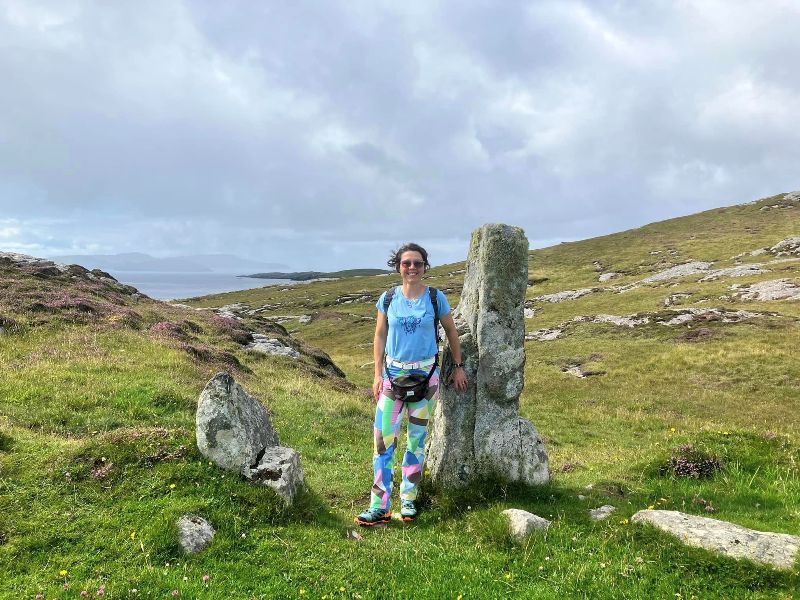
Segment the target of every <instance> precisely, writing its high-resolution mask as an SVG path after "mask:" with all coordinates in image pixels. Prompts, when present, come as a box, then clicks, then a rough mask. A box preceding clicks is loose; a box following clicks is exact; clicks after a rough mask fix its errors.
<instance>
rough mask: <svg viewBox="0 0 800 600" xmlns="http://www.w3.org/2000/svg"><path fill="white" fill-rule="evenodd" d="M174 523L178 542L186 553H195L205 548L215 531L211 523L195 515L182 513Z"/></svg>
mask: <svg viewBox="0 0 800 600" xmlns="http://www.w3.org/2000/svg"><path fill="white" fill-rule="evenodd" d="M176 525H177V527H178V543H179V544H180V545H181V548H183V551H184V552H186V554H195V553H197V552H200V551H201V550H204V549H206V548H207V547H208V545H209V544H210V543H211V541H212V540H213V539H214V535H215V533H216V532H215V531H214V528H213V527H212V526H211V523H209V522H208V521H206V520H205V519H204V518H203V517H198V516H197V515H183V516H182V517H181V518H179V519H178V522H177V523H176Z"/></svg>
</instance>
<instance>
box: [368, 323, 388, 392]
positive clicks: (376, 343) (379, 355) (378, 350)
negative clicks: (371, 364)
mask: <svg viewBox="0 0 800 600" xmlns="http://www.w3.org/2000/svg"><path fill="white" fill-rule="evenodd" d="M388 334H389V322H388V321H387V320H386V315H385V314H383V313H382V312H381V311H378V318H377V319H376V324H375V339H374V340H373V341H372V356H373V358H374V359H375V378H374V380H373V382H372V395H373V396H374V397H375V401H376V402H377V401H378V398H380V394H381V390H382V389H383V355H384V353H385V352H386V336H387V335H388Z"/></svg>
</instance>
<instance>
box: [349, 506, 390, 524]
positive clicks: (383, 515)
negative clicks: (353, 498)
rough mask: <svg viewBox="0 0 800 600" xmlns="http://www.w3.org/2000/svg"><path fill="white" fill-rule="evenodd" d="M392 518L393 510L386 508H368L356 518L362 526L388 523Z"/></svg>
mask: <svg viewBox="0 0 800 600" xmlns="http://www.w3.org/2000/svg"><path fill="white" fill-rule="evenodd" d="M391 519H392V511H390V510H386V509H385V508H368V509H367V510H365V511H364V512H362V513H361V514H360V515H358V516H357V517H356V518H355V521H356V523H358V524H359V525H361V526H362V527H372V526H373V525H380V524H382V523H388V522H389V521H391Z"/></svg>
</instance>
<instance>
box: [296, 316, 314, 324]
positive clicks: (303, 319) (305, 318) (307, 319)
mask: <svg viewBox="0 0 800 600" xmlns="http://www.w3.org/2000/svg"><path fill="white" fill-rule="evenodd" d="M297 321H298V322H299V323H302V324H303V325H305V324H306V323H311V315H303V316H301V317H300V318H299V319H297Z"/></svg>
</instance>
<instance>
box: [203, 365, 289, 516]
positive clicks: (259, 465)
mask: <svg viewBox="0 0 800 600" xmlns="http://www.w3.org/2000/svg"><path fill="white" fill-rule="evenodd" d="M196 433H197V447H198V449H199V450H200V452H201V454H202V455H203V456H205V457H206V458H208V459H209V460H212V461H214V462H215V463H216V464H217V465H219V466H220V467H222V468H223V469H226V470H228V471H234V472H236V473H239V474H240V475H241V476H242V477H244V478H245V479H247V480H248V481H250V482H251V483H255V484H260V485H266V486H269V487H271V488H273V489H274V490H275V491H276V492H277V493H278V495H280V496H281V497H282V498H283V499H284V500H285V501H286V502H287V503H290V504H291V503H292V502H293V501H294V498H295V496H296V494H297V490H298V489H299V488H300V487H301V486H302V485H303V470H302V468H301V466H300V457H299V455H298V454H297V453H296V452H295V451H294V450H292V449H291V448H284V447H281V446H280V440H279V439H278V434H277V433H276V432H275V430H274V429H273V428H272V424H271V422H270V418H269V413H268V412H267V410H266V409H265V408H264V406H263V405H262V404H261V403H260V402H259V401H258V400H256V399H255V398H254V397H253V396H251V395H250V394H248V393H247V392H246V391H245V390H244V389H243V388H242V387H241V386H240V385H239V384H238V383H236V382H235V381H234V379H233V377H231V376H230V375H229V374H227V373H218V374H217V375H215V376H214V377H213V378H212V379H211V381H209V382H208V384H207V385H206V387H205V389H204V390H203V392H202V393H201V395H200V401H199V403H198V405H197V415H196Z"/></svg>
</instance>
